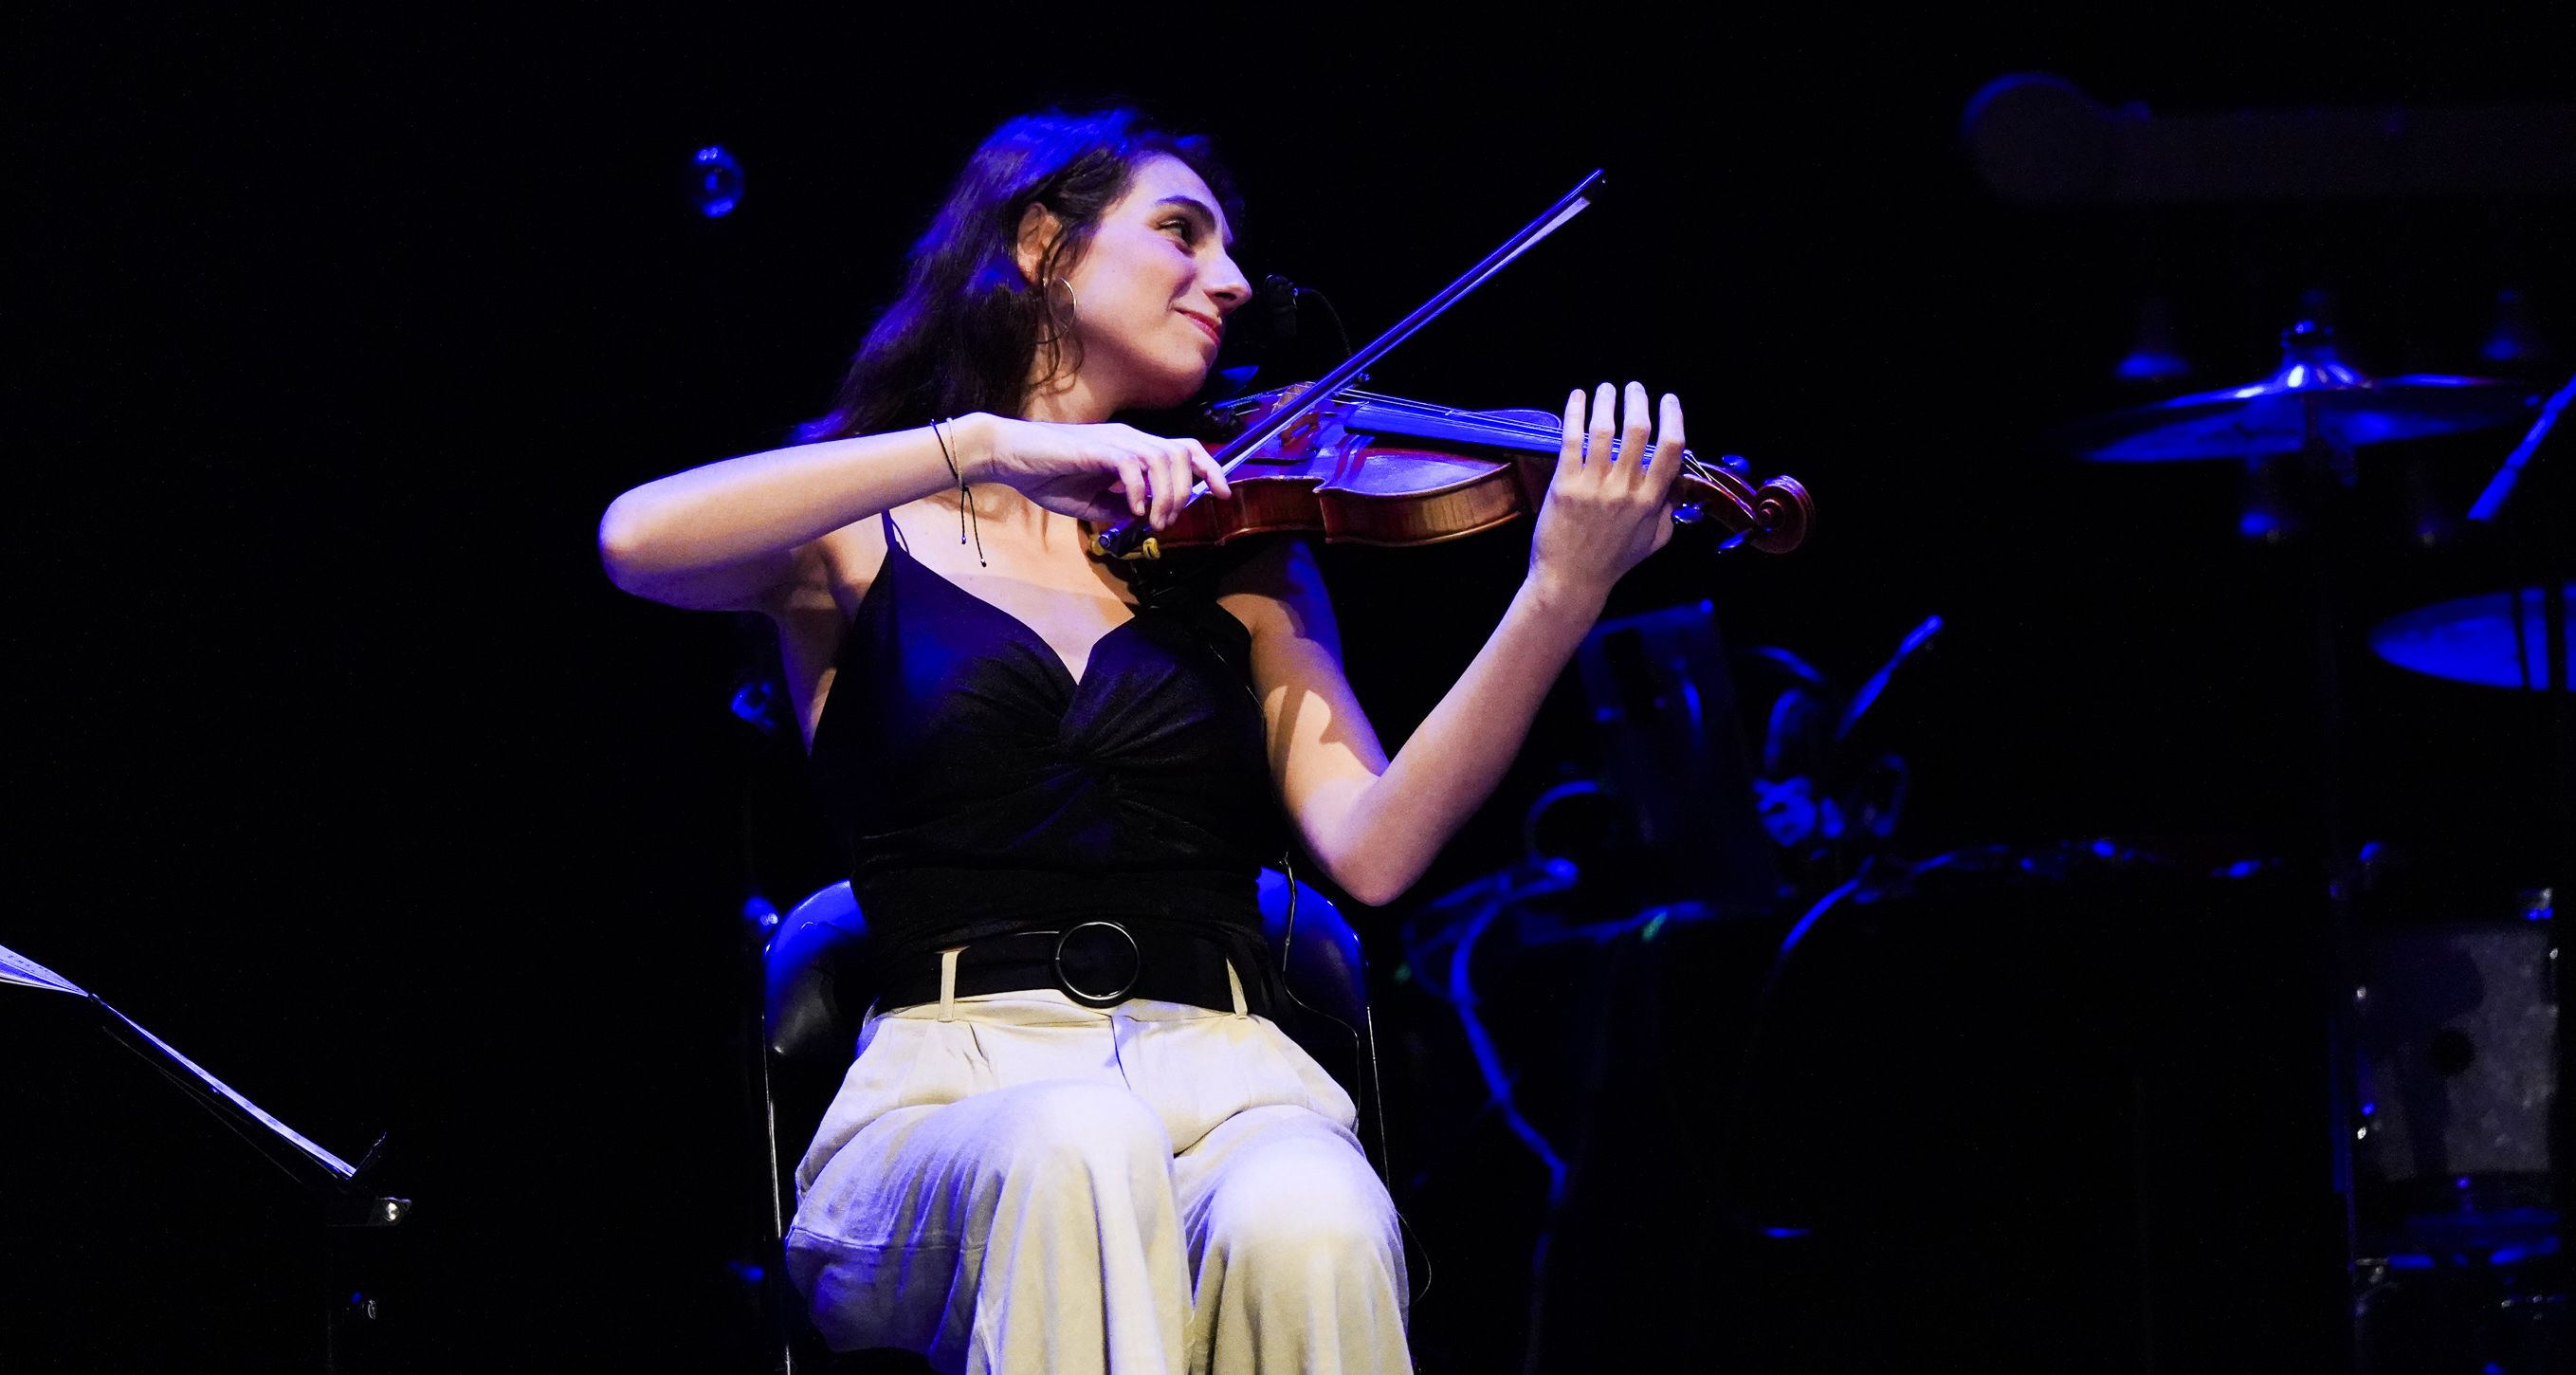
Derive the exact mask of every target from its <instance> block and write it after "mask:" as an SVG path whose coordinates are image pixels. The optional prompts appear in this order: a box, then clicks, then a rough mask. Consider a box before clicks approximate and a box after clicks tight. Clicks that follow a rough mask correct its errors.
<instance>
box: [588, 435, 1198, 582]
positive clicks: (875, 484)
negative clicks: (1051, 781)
mask: <svg viewBox="0 0 2576 1375" xmlns="http://www.w3.org/2000/svg"><path fill="white" fill-rule="evenodd" d="M939 428H940V430H941V431H943V432H944V433H945V434H946V437H947V441H948V454H947V455H946V456H943V455H942V453H941V451H940V442H939V437H938V436H937V435H934V434H933V433H932V431H931V429H930V427H928V426H923V427H922V428H920V429H914V430H896V431H892V432H890V433H886V434H872V435H863V436H861V437H859V438H856V439H831V440H825V441H823V442H822V443H819V444H800V445H797V446H796V447H794V448H789V449H772V450H770V451H769V452H767V453H758V454H746V455H744V456H743V457H741V458H728V459H726V460H724V461H723V462H721V463H710V464H707V465H706V466H705V467H702V468H691V469H689V470H688V471H687V472H684V473H674V474H672V475H671V476H669V477H666V478H661V479H659V480H657V481H653V482H648V483H645V484H644V485H643V486H641V487H638V488H636V489H634V490H633V491H631V492H628V493H626V494H625V495H623V496H621V497H619V498H618V499H617V500H615V501H612V502H610V503H609V504H608V513H607V514H606V515H604V516H602V517H601V518H600V522H599V556H600V561H601V562H602V563H604V564H606V565H607V568H608V576H609V579H610V581H612V582H615V583H616V584H617V585H618V586H619V587H621V588H624V589H625V590H627V591H629V592H632V593H634V594H636V595H637V596H639V597H651V598H652V599H654V600H655V601H661V602H669V603H671V604H672V605H674V606H685V607H689V608H691V609H694V610H701V611H734V610H764V611H770V612H772V613H773V614H775V612H776V610H777V607H778V604H779V603H780V602H781V601H782V600H783V599H784V598H785V597H786V596H787V595H788V594H789V593H790V592H791V591H792V590H793V589H795V588H797V587H799V586H802V585H804V584H805V583H806V582H808V581H810V580H809V579H806V578H804V577H803V576H802V574H803V572H804V571H805V559H804V557H803V556H804V553H805V551H806V550H807V549H808V548H809V547H810V546H811V545H812V543H813V541H815V540H817V539H820V538H821V537H823V536H824V535H827V534H830V533H831V532H832V531H834V530H838V529H840V528H841V527H843V526H845V525H851V524H855V523H856V522H858V521H862V520H865V519H867V518H868V517H870V516H872V515H875V514H876V513H877V512H879V511H886V510H891V509H893V508H895V507H897V506H901V505H903V504H904V503H905V502H908V501H918V500H920V499H921V498H923V497H926V496H929V495H930V494H931V493H933V492H938V491H943V490H945V489H947V488H949V487H952V486H954V485H956V483H957V480H958V478H957V474H955V473H952V472H951V471H950V469H949V466H948V464H949V460H950V459H951V458H953V459H954V460H955V462H956V464H957V466H958V469H959V470H961V471H962V472H963V474H964V476H965V477H966V478H967V479H968V480H969V481H972V482H999V483H1003V484H1005V485H1007V486H1010V487H1014V488H1016V489H1018V490H1019V491H1021V492H1022V493H1024V494H1026V495H1027V496H1028V498H1029V499H1030V500H1032V501H1034V502H1036V503H1038V504H1039V505H1041V506H1044V507H1046V508H1047V509H1048V510H1051V511H1058V512H1061V513H1063V514H1065V515H1069V516H1076V517H1079V518H1081V519H1084V520H1107V519H1115V518H1117V517H1118V516H1121V515H1138V516H1145V517H1147V518H1148V519H1150V520H1151V521H1152V522H1153V524H1154V526H1155V527H1156V528H1158V529H1159V528H1161V527H1162V526H1164V525H1168V524H1170V523H1171V521H1172V519H1173V517H1175V516H1177V515H1178V514H1179V513H1180V508H1181V506H1182V504H1183V503H1185V502H1186V501H1188V499H1189V493H1190V486H1191V484H1192V483H1193V482H1194V481H1197V480H1200V479H1205V480H1206V481H1207V483H1208V484H1209V485H1210V486H1211V487H1212V488H1214V489H1215V491H1216V492H1217V494H1218V495H1220V496H1223V495H1225V494H1227V493H1228V492H1229V491H1230V490H1231V489H1230V488H1228V486H1227V485H1226V480H1225V475H1224V474H1223V473H1222V472H1220V471H1218V469H1217V466H1216V463H1215V461H1214V460H1212V459H1210V458H1209V457H1208V452H1207V450H1206V449H1205V448H1204V447H1202V446H1201V445H1200V444H1199V442H1198V441H1196V440H1193V439H1163V438H1159V437H1157V436H1154V435H1149V434H1146V433H1144V432H1143V431H1141V430H1137V429H1133V428H1131V427H1129V426H1126V425H1115V424H1102V425H1067V424H1052V423H1048V422H1044V421H1030V420H1012V419H1008V418H1005V417H1002V416H995V415H987V414H984V413H981V412H977V413H975V414H972V415H961V416H959V417H957V418H956V419H955V420H951V421H947V422H944V423H943V424H942V425H941V426H940V427H939ZM1149 494H1150V495H1149Z"/></svg>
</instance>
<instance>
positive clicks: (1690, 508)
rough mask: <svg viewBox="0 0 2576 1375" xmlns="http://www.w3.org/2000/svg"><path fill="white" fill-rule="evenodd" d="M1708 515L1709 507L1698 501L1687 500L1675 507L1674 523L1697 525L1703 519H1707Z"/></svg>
mask: <svg viewBox="0 0 2576 1375" xmlns="http://www.w3.org/2000/svg"><path fill="white" fill-rule="evenodd" d="M1707 515H1708V511H1707V509H1706V508H1704V507H1702V506H1701V505H1700V504H1699V503H1698V502H1696V501H1685V502H1683V503H1682V504H1680V505H1678V506H1675V507H1674V508H1673V523H1674V524H1675V525H1697V524H1699V523H1700V521H1701V520H1703V519H1705V518H1706V517H1707Z"/></svg>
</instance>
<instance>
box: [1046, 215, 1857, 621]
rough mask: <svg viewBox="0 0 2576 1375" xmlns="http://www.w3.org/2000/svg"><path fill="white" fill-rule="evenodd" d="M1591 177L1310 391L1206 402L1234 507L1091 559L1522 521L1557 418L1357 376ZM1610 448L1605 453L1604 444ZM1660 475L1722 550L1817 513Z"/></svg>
mask: <svg viewBox="0 0 2576 1375" xmlns="http://www.w3.org/2000/svg"><path fill="white" fill-rule="evenodd" d="M1601 182H1602V177H1601V173H1599V172H1597V171H1596V172H1594V173H1593V174H1592V175H1590V176H1588V177H1586V178H1584V179H1583V181H1582V182H1581V183H1579V184H1578V185H1576V187H1575V188H1574V189H1573V190H1572V191H1570V192H1568V193H1566V195H1565V196H1563V197H1561V198H1560V199H1559V200H1558V201H1557V202H1556V204H1555V205H1553V206H1550V207H1549V208H1548V210H1547V212H1546V213H1544V214H1542V215H1541V216H1539V218H1538V219H1536V220H1533V221H1531V222H1530V223H1529V224H1528V225H1526V226H1524V227H1523V228H1522V229H1521V230H1520V232H1519V233H1517V234H1515V235H1513V236H1512V238H1510V239H1509V240H1507V241H1505V242H1504V244H1503V245H1502V247H1500V248H1497V249H1495V250H1494V251H1493V252H1492V253H1490V254H1487V255H1486V257H1485V258H1484V260H1483V261H1481V262H1479V263H1477V264H1476V266H1474V267H1472V268H1470V269H1468V270H1467V273H1466V275H1464V276H1462V277H1460V278H1459V279H1458V280H1457V281H1454V282H1452V283H1450V284H1449V285H1448V286H1447V287H1445V288H1443V289H1442V290H1441V291H1440V293H1439V294H1437V295H1435V296H1433V297H1432V298H1431V299H1430V300H1428V301H1426V302H1424V303H1423V304H1422V305H1421V306H1419V307H1417V308H1415V310H1414V311H1413V313H1412V314H1410V315H1407V316H1406V317H1405V318H1404V319H1402V320H1400V321H1398V322H1397V323H1396V324H1395V326H1394V327H1393V328H1391V329H1389V330H1388V331H1387V332H1386V333H1384V334H1382V335H1380V336H1378V338H1377V339H1375V340H1373V341H1372V342H1371V343H1370V344H1369V345H1368V346H1367V347H1366V348H1363V349H1361V350H1359V351H1358V352H1356V353H1354V354H1352V355H1351V356H1350V357H1349V358H1347V359H1345V360H1344V361H1343V362H1342V363H1341V365H1340V366H1338V367H1336V368H1334V369H1333V370H1332V371H1331V372H1330V373H1328V374H1326V375H1325V376H1324V377H1322V378H1320V379H1318V380H1317V381H1315V382H1313V383H1312V384H1299V385H1295V386H1288V387H1281V388H1278V389H1276V390H1273V391H1266V392H1259V393H1256V394H1254V395H1251V396H1245V397H1239V398H1236V399H1234V400H1231V401H1225V402H1220V403H1218V404H1217V405H1216V406H1214V407H1211V408H1210V410H1209V417H1210V419H1211V420H1212V421H1214V422H1215V423H1217V424H1218V425H1219V426H1220V427H1222V428H1223V429H1225V430H1227V431H1229V432H1230V433H1231V435H1232V437H1231V438H1230V439H1228V440H1227V441H1226V442H1225V444H1224V447H1223V448H1221V449H1219V450H1218V451H1217V452H1216V453H1215V454H1214V455H1213V457H1214V458H1215V459H1216V461H1217V463H1218V465H1219V466H1220V467H1222V468H1223V469H1224V470H1225V473H1226V483H1227V485H1228V487H1230V488H1231V489H1232V492H1233V495H1232V496H1230V497H1224V498H1220V497H1218V496H1216V495H1215V494H1214V493H1213V492H1211V491H1210V490H1209V489H1208V486H1207V484H1206V483H1204V482H1202V483H1198V484H1196V485H1195V486H1194V487H1193V489H1192V491H1191V493H1190V500H1189V501H1188V503H1187V504H1186V505H1184V506H1183V507H1182V509H1181V513H1180V515H1179V516H1178V517H1177V518H1175V519H1174V521H1173V522H1172V523H1171V524H1170V525H1168V526H1166V527H1164V528H1163V529H1161V530H1154V529H1152V528H1151V527H1150V526H1148V525H1147V523H1146V522H1144V521H1142V520H1129V521H1126V522H1124V523H1122V524H1119V525H1116V526H1113V527H1111V528H1109V529H1107V530H1103V531H1101V532H1099V533H1098V534H1097V535H1095V536H1094V537H1093V539H1092V544H1091V549H1090V552H1091V553H1092V554H1093V555H1094V556H1095V557H1098V558H1104V559H1109V560H1113V561H1116V562H1117V563H1118V565H1119V566H1120V567H1121V571H1122V572H1132V571H1140V569H1141V566H1144V565H1148V564H1150V563H1151V562H1152V561H1154V560H1159V559H1160V558H1161V557H1162V556H1163V552H1164V551H1165V550H1181V549H1192V548H1197V549H1212V548H1215V547H1216V546H1218V545H1222V544H1224V543H1226V542H1227V541H1229V540H1233V539H1236V538H1239V537H1241V536H1244V535H1253V534H1266V533H1272V532H1278V531H1298V532H1303V533H1307V534H1321V535H1322V536H1323V537H1324V539H1325V541H1326V542H1327V543H1354V544H1378V545H1396V546H1407V545H1417V544H1436V543H1439V542H1441V541H1443V540H1451V539H1456V538H1459V537H1460V536H1463V535H1471V534H1474V533H1476V532H1477V531H1480V530H1489V529H1492V528H1493V527H1495V526H1497V525H1502V524H1505V523H1507V522H1509V521H1511V520H1512V519H1513V518H1514V517H1517V516H1520V515H1522V514H1525V513H1529V512H1535V511H1536V510H1538V509H1539V505H1540V503H1541V502H1542V501H1543V500H1545V498H1546V496H1547V478H1548V475H1549V473H1550V472H1552V471H1553V468H1552V465H1547V464H1538V463H1533V462H1530V461H1529V459H1530V458H1531V456H1533V455H1540V454H1544V455H1549V456H1551V457H1552V456H1554V455H1555V454H1556V452H1557V449H1558V445H1559V444H1560V442H1561V441H1562V439H1563V431H1562V425H1563V422H1562V420H1561V419H1560V418H1559V417H1557V416H1554V415H1551V414H1549V413H1547V412H1546V411H1537V410H1500V411H1472V410H1458V409H1454V408H1450V407H1444V406H1436V405H1431V404H1429V403H1426V402H1421V401H1408V400H1405V399H1403V398H1401V397H1394V396H1383V395H1379V394H1377V393H1375V392H1367V391H1361V390H1359V389H1358V386H1357V384H1358V383H1359V382H1361V381H1363V380H1365V378H1366V373H1365V372H1364V369H1366V368H1367V367H1368V366H1369V365H1370V364H1372V363H1374V362H1375V361H1377V360H1378V359H1379V358H1381V357H1383V356H1385V354H1386V353H1387V352H1388V351H1389V350H1390V349H1393V348H1394V347H1395V346H1396V345H1397V344H1399V343H1402V342H1403V341H1404V340H1405V339H1406V338H1407V337H1408V336H1410V335H1411V334H1412V333H1413V332H1414V331H1415V330H1418V329H1420V328H1421V327H1422V326H1424V325H1425V324H1428V323H1430V321H1431V320H1432V319H1434V318H1435V317H1437V316H1438V315H1439V314H1440V313H1441V312H1443V311H1445V310H1447V309H1448V308H1449V307H1450V306H1452V305H1454V304H1456V303H1457V302H1458V300H1459V299H1461V298H1462V297H1464V296H1465V295H1466V294H1467V293H1468V292H1470V291H1473V290H1474V289H1475V288H1476V287H1477V286H1479V285H1480V284H1482V283H1483V282H1484V281H1485V279H1486V278H1488V277H1491V276H1492V275H1493V274H1494V273H1496V272H1498V271H1500V270H1502V268H1503V266H1504V265H1505V264H1508V263H1509V262H1511V261H1512V260H1513V259H1514V258H1517V257H1519V256H1520V255H1521V254H1522V253H1523V252H1525V251H1527V250H1528V249H1529V247H1530V246H1531V245H1532V244H1534V243H1536V242H1538V240H1540V239H1541V238H1544V237H1546V236H1547V235H1548V234H1549V233H1552V232H1554V230H1555V229H1556V228H1557V227H1558V226H1559V225H1562V224H1564V223H1565V222H1566V221H1567V220H1570V219H1572V218H1574V216H1575V215H1577V214H1579V213H1581V212H1582V211H1583V209H1584V208H1585V207H1586V206H1588V205H1589V204H1590V203H1591V201H1590V197H1591V195H1592V194H1593V193H1595V192H1597V191H1598V190H1599V189H1600V186H1601ZM1612 445H1613V447H1612V452H1613V453H1614V454H1615V453H1616V452H1617V441H1615V440H1614V441H1612ZM1681 463H1682V470H1681V472H1680V473H1678V474H1677V475H1675V477H1674V479H1673V494H1674V496H1673V500H1674V509H1673V515H1674V518H1675V519H1676V520H1677V521H1680V522H1682V523H1684V524H1690V523H1695V522H1698V521H1700V520H1703V519H1714V520H1715V521H1716V522H1717V523H1718V524H1720V525H1722V526H1724V527H1726V529H1727V530H1728V531H1729V536H1730V537H1729V538H1728V539H1727V541H1726V542H1725V543H1724V544H1723V545H1721V546H1720V548H1721V549H1731V548H1734V547H1735V546H1737V545H1740V544H1747V543H1749V544H1751V545H1752V546H1753V547H1754V548H1756V549H1760V550H1762V551H1764V552H1765V553H1772V554H1785V553H1788V552H1789V551H1790V550H1792V549H1795V548H1797V547H1798V545H1799V544H1800V543H1802V542H1803V541H1804V540H1805V539H1806V537H1807V531H1808V528H1809V527H1810V526H1812V525H1813V524H1814V523H1815V517H1816V508H1815V502H1814V500H1813V499H1812V498H1810V497H1809V496H1808V495H1807V489H1806V488H1805V487H1803V486H1800V485H1799V483H1798V480H1797V479H1795V478H1792V477H1774V478H1769V479H1766V480H1764V481H1762V482H1760V483H1755V482H1753V481H1752V480H1751V479H1750V477H1749V475H1748V471H1747V469H1746V468H1745V466H1744V464H1743V461H1742V460H1741V459H1735V458H1728V459H1724V460H1721V461H1720V462H1718V463H1714V464H1712V463H1706V462H1703V461H1701V460H1700V459H1699V458H1698V457H1697V456H1695V455H1693V454H1692V453H1691V452H1690V451H1689V450H1684V451H1683V452H1682V455H1681Z"/></svg>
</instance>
